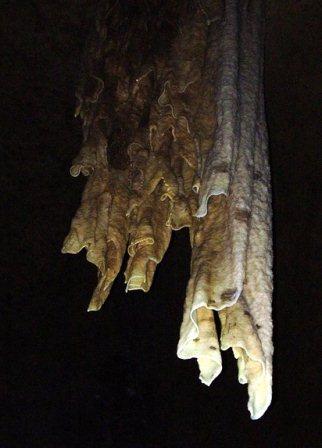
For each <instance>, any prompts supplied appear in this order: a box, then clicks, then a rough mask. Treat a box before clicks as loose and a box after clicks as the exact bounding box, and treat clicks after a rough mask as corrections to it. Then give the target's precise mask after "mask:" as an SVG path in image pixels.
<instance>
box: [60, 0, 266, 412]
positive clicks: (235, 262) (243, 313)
mask: <svg viewBox="0 0 322 448" xmlns="http://www.w3.org/2000/svg"><path fill="white" fill-rule="evenodd" d="M155 11H157V14H155ZM263 21H264V11H263V2H262V0H247V1H246V0H241V1H237V0H196V1H194V0H192V1H190V0H181V1H178V0H150V1H149V2H145V1H144V2H141V1H138V0H137V1H136V0H135V1H133V2H111V3H110V2H109V1H108V0H103V1H101V2H100V3H99V6H98V11H97V17H96V19H95V24H94V27H93V30H92V33H91V35H90V36H89V39H88V42H87V44H86V46H85V51H84V57H83V63H82V72H81V76H80V82H79V85H78V87H77V90H76V98H77V105H76V111H75V116H77V115H79V116H80V118H81V119H82V124H83V144H82V148H81V150H80V153H79V155H78V156H77V157H76V158H75V159H74V161H73V164H72V167H71V174H72V176H75V177H76V176H78V175H79V174H80V173H81V174H83V175H85V176H88V181H87V184H86V186H85V189H84V193H83V197H82V202H81V205H80V207H79V209H78V211H77V212H76V215H75V217H74V219H73V220H72V224H71V229H70V233H69V234H68V236H67V237H66V239H65V242H64V245H63V249H62V251H63V252H64V253H73V254H75V253H78V252H79V251H81V250H82V249H83V248H85V249H86V251H87V259H88V261H90V262H91V263H94V264H95V265H96V267H97V269H98V285H97V287H96V289H95V291H94V293H93V297H92V300H91V302H90V304H89V308H88V310H89V311H96V310H99V309H100V308H101V306H102V305H103V303H104V302H105V300H106V298H107V297H108V294H109V292H110V290H111V288H112V284H113V281H114V279H115V278H116V276H117V275H118V273H119V271H120V269H121V265H122V261H123V257H124V255H125V254H126V252H127V253H128V256H129V258H128V262H127V267H126V270H125V283H126V290H127V291H131V290H136V289H141V290H143V291H145V292H147V291H148V290H149V289H150V287H151V284H152V282H153V276H154V273H155V271H156V269H157V265H158V264H159V263H160V262H161V261H162V258H163V256H164V254H165V252H166V250H167V248H168V246H169V244H170V239H171V233H172V231H173V230H180V229H181V228H184V227H188V228H189V232H190V243H191V247H192V257H191V269H190V280H189V282H188V285H187V290H186V298H185V303H184V313H183V321H182V325H181V329H180V338H179V343H178V349H177V355H178V356H179V357H180V358H182V359H190V358H196V359H197V362H198V366H199V370H200V376H199V378H200V380H201V381H202V383H204V384H206V385H210V384H211V383H212V381H213V380H214V379H215V378H216V377H217V376H218V375H219V374H220V372H221V370H222V361H221V355H220V350H227V349H229V348H231V349H232V351H233V354H234V356H235V358H236V359H237V366H238V380H239V382H240V383H242V384H246V383H247V384H248V395H249V401H248V409H249V411H250V414H251V418H252V419H257V418H260V417H261V416H262V415H263V414H264V412H265V411H266V409H267V407H268V406H269V404H270V402H271V396H272V392H271V388H272V354H273V345H272V320H271V298H272V243H271V239H272V228H271V216H272V212H271V192H270V171H269V163H268V150H267V131H266V123H265V114H264V97H263ZM215 312H218V315H219V322H220V326H221V328H220V329H218V328H216V323H215V316H214V313H215ZM217 330H218V332H219V333H220V341H219V340H218V336H217Z"/></svg>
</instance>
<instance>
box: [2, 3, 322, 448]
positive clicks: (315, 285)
mask: <svg viewBox="0 0 322 448" xmlns="http://www.w3.org/2000/svg"><path fill="white" fill-rule="evenodd" d="M94 3H95V2H90V1H84V0H83V1H53V2H48V1H29V2H19V3H15V2H4V4H3V6H4V9H3V12H4V14H3V15H2V17H1V30H2V33H3V36H2V50H1V51H2V56H1V71H0V77H1V185H2V194H1V210H2V214H3V219H2V222H3V223H4V225H3V226H2V229H3V235H2V236H3V238H2V243H1V249H2V255H1V261H2V265H3V267H2V269H1V275H2V277H3V280H4V283H5V286H6V289H5V293H4V294H2V297H1V302H2V305H1V306H2V308H3V312H1V315H2V316H4V318H5V321H4V326H3V327H2V328H4V329H5V333H4V339H3V340H4V344H3V349H4V350H3V359H4V361H3V362H1V364H2V363H3V367H2V373H1V381H0V391H1V392H0V393H1V396H2V399H1V402H2V411H3V420H2V423H3V424H2V427H1V434H0V447H1V448H11V447H23V448H25V447H28V448H29V447H30V448H33V447H38V446H39V447H46V448H54V447H55V448H69V447H73V446H75V447H95V448H101V447H113V448H114V447H115V448H117V447H129V448H137V447H140V448H144V447H155V448H157V447H160V448H168V447H169V448H171V447H174V448H181V447H182V448H194V447H198V448H199V447H207V448H208V447H284V446H285V447H286V446H290V447H305V448H311V447H318V446H321V443H322V442H321V438H320V437H319V432H320V426H321V422H319V419H318V415H319V412H318V404H319V402H320V404H321V401H320V395H321V389H320V382H321V373H320V371H319V368H318V367H319V356H320V354H321V346H320V344H321V338H320V328H319V326H318V324H319V323H320V319H319V310H320V301H321V293H320V289H321V287H320V286H319V277H320V272H319V269H318V262H317V258H318V255H319V253H320V252H321V245H320V244H319V235H318V230H319V228H318V220H317V216H318V208H319V207H318V206H319V202H320V201H319V197H318V190H319V181H318V164H319V163H320V164H321V156H320V150H319V146H320V144H321V131H320V129H319V128H320V125H321V114H320V111H319V96H318V92H319V89H320V87H321V85H322V76H321V64H320V63H319V58H320V49H321V39H320V38H319V31H320V29H321V21H320V18H321V7H320V6H319V5H318V4H319V2H316V1H283V2H278V1H276V2H273V1H272V2H268V5H269V8H268V18H267V39H266V72H265V85H266V86H265V87H266V101H267V115H268V125H269V131H270V148H271V167H272V175H273V193H274V204H273V206H274V246H275V251H274V255H275V259H274V275H275V291H274V323H275V327H274V344H275V355H274V390H273V393H274V395H273V402H272V405H271V407H270V408H269V409H268V411H267V413H266V414H265V415H264V417H262V418H261V419H260V420H258V421H251V420H250V418H249V414H248V411H247V407H246V403H247V391H246V387H245V386H242V385H240V384H239V383H238V382H237V368H236V365H235V360H234V359H233V356H232V354H231V353H230V352H229V353H226V352H224V353H223V361H224V369H223V372H222V373H221V375H220V376H219V377H218V378H217V379H216V381H215V382H214V383H213V384H212V386H211V387H210V388H208V387H206V386H204V385H202V384H201V383H200V382H199V380H198V368H197V364H196V362H195V361H182V360H179V359H178V358H177V357H176V345H177V342H178V338H179V328H180V323H181V318H182V305H183V301H184V295H185V287H186V284H187V280H188V273H189V258H190V248H189V242H188V232H187V231H180V232H178V233H175V234H174V236H173V238H172V243H171V246H170V249H169V250H168V252H167V254H166V256H165V259H164V260H163V262H162V264H161V265H160V266H159V268H158V271H157V274H156V277H155V280H154V285H153V287H152V290H151V291H150V292H149V293H148V294H147V295H145V294H144V293H138V292H136V293H133V292H132V293H128V294H125V292H124V283H123V281H124V280H123V275H122V274H121V275H120V276H119V277H118V279H117V281H116V284H115V286H114V287H113V290H112V293H111V296H110V297H109V299H108V301H107V303H106V304H105V305H104V307H103V309H102V310H101V311H100V312H99V313H87V312H86V308H87V304H88V302H89V299H90V296H91V292H92V289H93V287H94V285H95V283H96V272H95V268H94V267H93V266H92V265H90V264H89V263H87V262H86V261H85V256H84V254H83V253H82V254H81V255H78V256H68V255H62V254H61V253H60V247H61V245H62V241H63V239H64V237H65V236H66V234H67V232H68V229H69V225H70V220H71V218H72V216H73V215H74V212H75V211H76V209H77V207H78V205H79V201H80V197H81V192H82V189H83V187H84V184H85V179H82V178H78V179H76V180H75V179H73V178H71V177H70V176H69V166H70V162H71V160H72V159H73V157H74V156H75V155H76V154H77V152H78V150H79V147H80V144H81V128H80V123H79V122H78V121H77V120H75V119H74V118H73V110H74V88H75V83H76V80H77V77H78V70H79V66H80V55H81V50H82V47H83V44H84V39H85V37H86V35H87V32H88V29H89V26H90V23H91V21H90V19H91V14H92V11H93V9H94ZM318 63H319V66H318ZM320 98H321V97H320ZM319 114H320V115H319ZM319 133H320V134H319Z"/></svg>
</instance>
